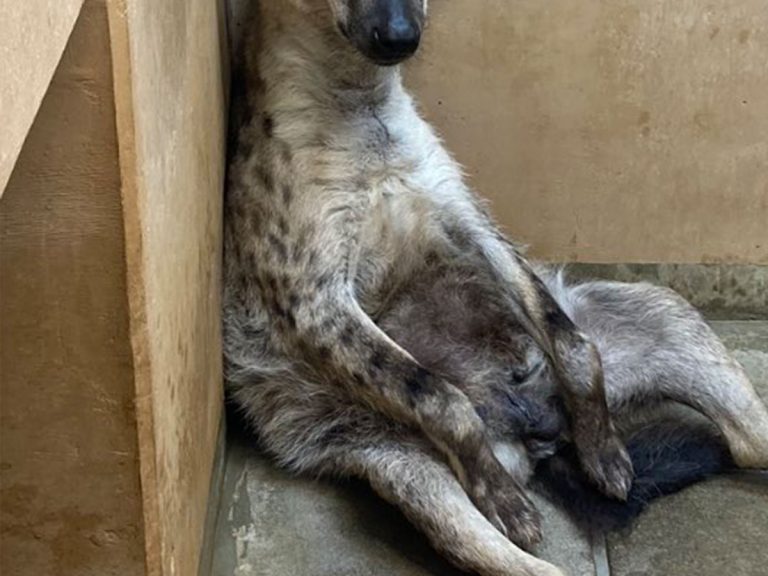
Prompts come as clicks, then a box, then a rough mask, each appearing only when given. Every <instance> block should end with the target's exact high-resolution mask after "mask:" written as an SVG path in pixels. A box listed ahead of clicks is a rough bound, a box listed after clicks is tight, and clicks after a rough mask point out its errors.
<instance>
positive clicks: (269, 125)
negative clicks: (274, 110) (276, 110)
mask: <svg viewBox="0 0 768 576" xmlns="http://www.w3.org/2000/svg"><path fill="white" fill-rule="evenodd" d="M261 127H262V129H263V130H264V136H266V137H267V138H272V136H273V135H274V133H275V121H274V120H273V119H272V116H269V115H266V116H264V119H263V120H262V121H261Z"/></svg>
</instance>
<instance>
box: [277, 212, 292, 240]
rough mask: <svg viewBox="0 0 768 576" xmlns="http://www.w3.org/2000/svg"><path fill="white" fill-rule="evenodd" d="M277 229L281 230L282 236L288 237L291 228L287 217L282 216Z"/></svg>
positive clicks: (278, 220)
mask: <svg viewBox="0 0 768 576" xmlns="http://www.w3.org/2000/svg"><path fill="white" fill-rule="evenodd" d="M277 227H278V229H279V230H280V234H282V235H283V236H287V235H288V232H289V230H290V226H289V225H288V220H286V219H285V216H280V217H279V218H278V219H277Z"/></svg>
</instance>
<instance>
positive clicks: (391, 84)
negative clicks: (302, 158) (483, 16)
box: [247, 0, 410, 150]
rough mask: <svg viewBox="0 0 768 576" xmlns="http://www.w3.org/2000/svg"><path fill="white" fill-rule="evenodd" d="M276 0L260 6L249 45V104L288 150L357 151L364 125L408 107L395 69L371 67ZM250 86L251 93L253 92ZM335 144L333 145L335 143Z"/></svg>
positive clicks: (322, 25)
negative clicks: (341, 144) (328, 146)
mask: <svg viewBox="0 0 768 576" xmlns="http://www.w3.org/2000/svg"><path fill="white" fill-rule="evenodd" d="M291 6H292V5H291V4H290V3H287V2H284V0H280V1H279V2H277V3H275V2H273V1H272V0H267V1H266V2H264V3H263V5H262V8H261V10H262V13H261V18H260V26H259V32H258V45H257V46H253V45H252V46H250V48H249V49H250V54H249V60H250V64H249V66H248V71H247V73H248V76H249V77H250V80H251V82H252V83H257V84H258V85H257V86H253V85H252V86H251V90H250V92H251V94H252V97H251V99H250V100H251V102H250V104H251V106H252V107H253V108H256V109H257V110H258V112H259V113H261V114H263V115H265V116H267V117H269V118H270V119H271V121H272V122H274V125H275V126H276V127H278V130H279V132H280V136H281V138H282V139H283V140H284V141H285V142H286V143H287V144H288V145H289V146H290V147H291V148H292V149H294V150H297V149H301V148H304V147H307V146H316V145H317V144H318V142H329V141H332V140H335V139H337V138H339V139H344V140H345V141H346V142H347V143H348V145H349V146H350V147H352V146H357V147H359V145H360V142H359V141H358V137H359V138H365V137H366V135H367V134H370V132H371V129H370V126H368V125H367V124H368V122H367V121H370V122H374V123H379V124H380V123H381V122H382V119H384V118H392V117H395V116H398V115H402V113H403V111H404V108H408V107H410V98H408V97H407V95H406V94H405V92H404V90H403V87H402V81H401V75H400V71H399V69H398V67H389V68H385V67H379V66H375V65H374V64H372V63H371V62H369V61H368V60H366V59H365V58H363V57H362V56H361V55H360V54H358V53H357V52H356V51H355V50H354V48H353V47H352V46H351V45H350V44H349V43H348V42H347V41H346V40H345V39H344V38H343V37H342V36H341V35H340V34H339V33H338V32H337V31H336V30H335V29H334V28H333V26H332V23H331V22H325V21H324V20H323V21H322V22H318V21H317V19H318V18H319V16H317V15H312V14H305V13H302V12H300V11H299V10H297V9H295V8H293V7H291ZM254 88H255V89H254ZM337 143H338V142H337Z"/></svg>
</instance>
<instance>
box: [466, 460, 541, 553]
mask: <svg viewBox="0 0 768 576" xmlns="http://www.w3.org/2000/svg"><path fill="white" fill-rule="evenodd" d="M483 460H484V461H483ZM478 464H479V465H475V466H473V467H472V469H470V470H467V471H466V472H467V492H468V494H469V497H470V499H471V500H472V501H473V502H474V504H475V506H476V507H477V509H478V510H480V512H482V514H483V515H484V516H485V517H486V518H487V519H488V520H489V521H490V522H491V523H492V524H493V525H494V526H496V528H498V530H499V531H500V532H501V533H502V534H504V535H505V536H506V537H507V538H509V539H510V540H511V541H512V542H514V543H515V544H517V545H518V546H520V547H521V548H523V549H525V550H530V549H532V548H534V547H535V546H536V545H537V544H538V543H539V542H540V541H541V516H540V514H539V512H538V510H536V507H535V506H534V504H533V502H531V500H530V499H529V498H528V496H527V495H526V493H525V490H524V488H523V487H522V486H521V485H520V484H519V483H518V482H517V481H516V480H515V479H514V478H513V477H512V476H510V475H509V474H508V473H507V471H506V470H504V468H503V467H502V466H501V464H499V462H498V461H497V460H496V459H495V458H494V457H493V456H492V455H491V456H490V457H489V458H481V459H479V462H478Z"/></svg>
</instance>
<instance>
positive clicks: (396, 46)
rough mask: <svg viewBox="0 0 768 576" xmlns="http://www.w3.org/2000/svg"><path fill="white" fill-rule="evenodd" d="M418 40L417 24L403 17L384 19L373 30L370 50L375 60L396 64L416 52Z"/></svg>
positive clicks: (419, 32)
mask: <svg viewBox="0 0 768 576" xmlns="http://www.w3.org/2000/svg"><path fill="white" fill-rule="evenodd" d="M420 40H421V29H420V27H419V24H418V22H416V21H415V20H412V19H410V18H407V17H406V16H404V15H396V16H393V17H390V18H387V19H385V20H384V21H383V22H382V23H381V24H380V25H379V26H376V27H375V28H374V29H373V31H372V37H371V48H372V50H373V54H374V56H375V58H376V59H377V60H379V61H381V62H385V63H396V62H400V61H402V60H405V59H406V58H408V56H411V55H412V54H413V53H414V52H416V49H417V48H418V47H419V41H420Z"/></svg>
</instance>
